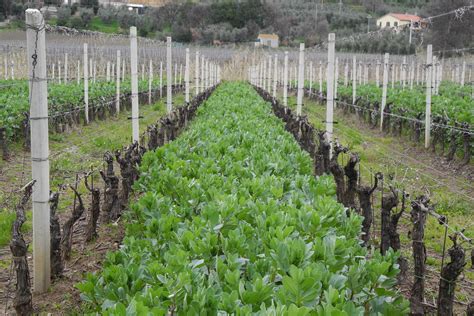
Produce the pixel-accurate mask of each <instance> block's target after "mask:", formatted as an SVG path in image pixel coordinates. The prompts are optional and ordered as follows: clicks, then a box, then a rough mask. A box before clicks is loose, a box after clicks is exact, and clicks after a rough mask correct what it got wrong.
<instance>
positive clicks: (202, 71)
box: [199, 55, 205, 92]
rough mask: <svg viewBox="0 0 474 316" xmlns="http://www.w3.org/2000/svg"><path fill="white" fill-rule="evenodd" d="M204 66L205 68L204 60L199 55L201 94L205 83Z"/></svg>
mask: <svg viewBox="0 0 474 316" xmlns="http://www.w3.org/2000/svg"><path fill="white" fill-rule="evenodd" d="M204 66H205V58H204V56H202V55H201V80H200V82H201V83H200V85H199V90H200V91H201V92H203V91H204V89H205V86H204V84H205V81H204Z"/></svg>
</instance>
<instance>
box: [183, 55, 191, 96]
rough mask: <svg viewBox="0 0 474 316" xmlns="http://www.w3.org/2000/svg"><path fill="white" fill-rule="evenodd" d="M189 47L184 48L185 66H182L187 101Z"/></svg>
mask: <svg viewBox="0 0 474 316" xmlns="http://www.w3.org/2000/svg"><path fill="white" fill-rule="evenodd" d="M189 68H190V65H189V48H186V66H185V68H184V85H185V101H186V103H189V71H190V69H189Z"/></svg>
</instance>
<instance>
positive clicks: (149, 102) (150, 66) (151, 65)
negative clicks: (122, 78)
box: [148, 59, 153, 104]
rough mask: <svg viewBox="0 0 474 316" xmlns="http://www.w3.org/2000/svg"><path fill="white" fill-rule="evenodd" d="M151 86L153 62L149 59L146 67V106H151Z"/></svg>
mask: <svg viewBox="0 0 474 316" xmlns="http://www.w3.org/2000/svg"><path fill="white" fill-rule="evenodd" d="M152 85H153V61H152V60H151V59H150V63H149V66H148V104H151V90H152Z"/></svg>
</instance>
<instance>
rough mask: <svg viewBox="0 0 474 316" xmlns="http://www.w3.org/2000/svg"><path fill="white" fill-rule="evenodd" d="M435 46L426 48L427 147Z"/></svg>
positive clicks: (429, 133) (429, 129) (428, 144)
mask: <svg viewBox="0 0 474 316" xmlns="http://www.w3.org/2000/svg"><path fill="white" fill-rule="evenodd" d="M432 64H433V46H432V45H428V47H427V49H426V113H425V148H429V147H430V137H431V75H432V70H433V65H432Z"/></svg>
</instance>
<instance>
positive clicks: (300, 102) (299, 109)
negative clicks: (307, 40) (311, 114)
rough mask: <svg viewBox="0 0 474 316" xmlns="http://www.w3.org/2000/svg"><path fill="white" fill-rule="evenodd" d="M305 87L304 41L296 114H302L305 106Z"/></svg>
mask: <svg viewBox="0 0 474 316" xmlns="http://www.w3.org/2000/svg"><path fill="white" fill-rule="evenodd" d="M303 89H304V43H300V57H299V63H298V96H297V101H296V115H298V116H301V114H302V113H301V112H302V108H303Z"/></svg>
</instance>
